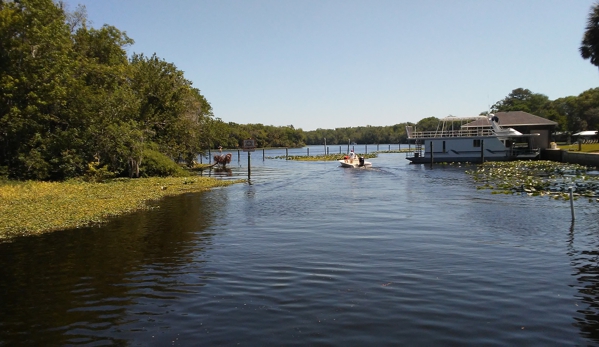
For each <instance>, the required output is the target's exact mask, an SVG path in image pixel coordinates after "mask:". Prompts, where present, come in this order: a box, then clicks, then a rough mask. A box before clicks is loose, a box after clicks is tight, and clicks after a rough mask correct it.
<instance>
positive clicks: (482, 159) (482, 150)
mask: <svg viewBox="0 0 599 347" xmlns="http://www.w3.org/2000/svg"><path fill="white" fill-rule="evenodd" d="M484 162H485V140H480V163H481V164H483V163H484Z"/></svg>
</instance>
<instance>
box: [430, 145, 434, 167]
mask: <svg viewBox="0 0 599 347" xmlns="http://www.w3.org/2000/svg"><path fill="white" fill-rule="evenodd" d="M433 161H435V158H434V155H433V141H431V168H432V167H433Z"/></svg>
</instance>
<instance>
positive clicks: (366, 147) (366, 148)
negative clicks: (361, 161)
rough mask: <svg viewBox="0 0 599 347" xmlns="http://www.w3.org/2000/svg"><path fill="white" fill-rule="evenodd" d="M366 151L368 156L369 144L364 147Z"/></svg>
mask: <svg viewBox="0 0 599 347" xmlns="http://www.w3.org/2000/svg"><path fill="white" fill-rule="evenodd" d="M364 151H366V154H368V144H365V145H364Z"/></svg>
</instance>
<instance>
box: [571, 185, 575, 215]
mask: <svg viewBox="0 0 599 347" xmlns="http://www.w3.org/2000/svg"><path fill="white" fill-rule="evenodd" d="M573 192H574V188H573V187H570V211H571V212H572V222H574V219H575V218H574V197H573V195H574V193H573Z"/></svg>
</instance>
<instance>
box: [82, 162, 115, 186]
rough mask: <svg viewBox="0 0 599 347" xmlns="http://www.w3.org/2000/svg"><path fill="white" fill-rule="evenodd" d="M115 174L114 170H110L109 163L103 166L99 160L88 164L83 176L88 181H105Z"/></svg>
mask: <svg viewBox="0 0 599 347" xmlns="http://www.w3.org/2000/svg"><path fill="white" fill-rule="evenodd" d="M114 176H115V173H114V172H111V171H110V170H108V167H107V165H104V166H101V167H100V164H99V163H98V162H91V163H89V164H88V170H87V172H86V173H85V175H84V176H83V179H84V180H85V181H87V182H96V183H99V182H104V181H106V180H108V179H110V178H113V177H114Z"/></svg>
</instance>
